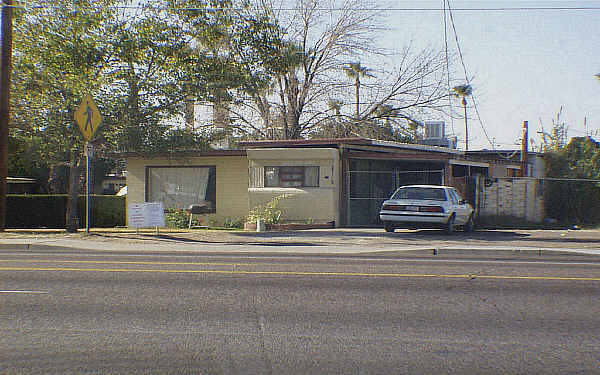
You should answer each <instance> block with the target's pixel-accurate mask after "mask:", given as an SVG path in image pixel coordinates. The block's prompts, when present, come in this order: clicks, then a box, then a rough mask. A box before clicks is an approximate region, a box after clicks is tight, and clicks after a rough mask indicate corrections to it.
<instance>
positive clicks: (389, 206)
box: [381, 204, 404, 211]
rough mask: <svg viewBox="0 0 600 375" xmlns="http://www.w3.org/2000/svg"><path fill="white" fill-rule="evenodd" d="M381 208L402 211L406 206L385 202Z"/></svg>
mask: <svg viewBox="0 0 600 375" xmlns="http://www.w3.org/2000/svg"><path fill="white" fill-rule="evenodd" d="M381 209H382V210H384V211H402V210H403V209H404V206H398V205H397V204H384V205H383V207H381Z"/></svg>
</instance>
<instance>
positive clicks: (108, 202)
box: [6, 194, 125, 228]
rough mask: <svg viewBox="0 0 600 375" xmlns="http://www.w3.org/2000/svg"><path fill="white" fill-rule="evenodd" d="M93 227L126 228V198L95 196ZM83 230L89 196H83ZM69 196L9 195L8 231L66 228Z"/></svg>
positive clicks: (79, 203) (81, 204)
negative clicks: (86, 200) (86, 199)
mask: <svg viewBox="0 0 600 375" xmlns="http://www.w3.org/2000/svg"><path fill="white" fill-rule="evenodd" d="M91 197H92V202H91V206H90V208H91V209H90V223H91V224H90V227H96V228H111V227H116V226H124V225H125V197H124V196H121V197H117V196H114V195H92V196H91ZM77 207H78V211H79V227H80V228H85V196H81V195H80V196H79V202H78V206H77ZM66 212H67V195H66V194H59V195H58V194H57V195H8V196H7V199H6V228H65V215H66Z"/></svg>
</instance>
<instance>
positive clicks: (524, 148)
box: [521, 121, 529, 177]
mask: <svg viewBox="0 0 600 375" xmlns="http://www.w3.org/2000/svg"><path fill="white" fill-rule="evenodd" d="M528 152H529V122H528V121H523V138H521V177H527V153H528Z"/></svg>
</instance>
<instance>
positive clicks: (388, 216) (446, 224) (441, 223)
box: [379, 185, 474, 233]
mask: <svg viewBox="0 0 600 375" xmlns="http://www.w3.org/2000/svg"><path fill="white" fill-rule="evenodd" d="M379 219H381V221H382V222H383V224H384V227H385V231H386V232H393V231H394V230H395V229H396V228H442V229H445V230H446V232H448V233H452V232H453V231H454V229H455V227H456V226H462V227H463V228H464V230H465V231H472V230H473V227H474V222H473V207H471V205H470V204H468V203H467V202H466V201H465V200H464V199H463V198H462V197H461V196H460V194H459V192H458V191H456V189H455V188H453V187H449V186H438V185H409V186H402V187H401V188H399V189H398V190H396V191H395V192H394V194H393V195H392V196H391V198H390V199H388V200H386V201H385V202H383V205H382V206H381V211H380V212H379Z"/></svg>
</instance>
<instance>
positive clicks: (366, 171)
mask: <svg viewBox="0 0 600 375" xmlns="http://www.w3.org/2000/svg"><path fill="white" fill-rule="evenodd" d="M458 153H459V151H457V150H452V149H448V148H443V147H435V146H427V145H415V144H398V143H392V142H376V141H373V142H372V144H371V145H368V146H362V145H361V146H358V145H345V147H344V148H343V152H342V163H343V168H344V172H343V176H344V187H345V188H344V189H343V191H342V200H341V201H342V202H343V203H342V205H341V206H342V211H343V215H342V216H343V218H345V226H349V227H369V226H378V225H381V223H380V222H379V217H378V214H379V209H380V207H381V204H382V203H383V201H384V200H386V199H388V198H389V197H390V195H391V194H392V193H393V192H394V191H395V190H396V189H397V188H398V187H400V186H405V185H414V184H431V185H444V184H446V183H448V181H449V176H450V174H449V165H450V164H449V160H450V159H452V158H453V157H454V156H456V155H455V154H458Z"/></svg>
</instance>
